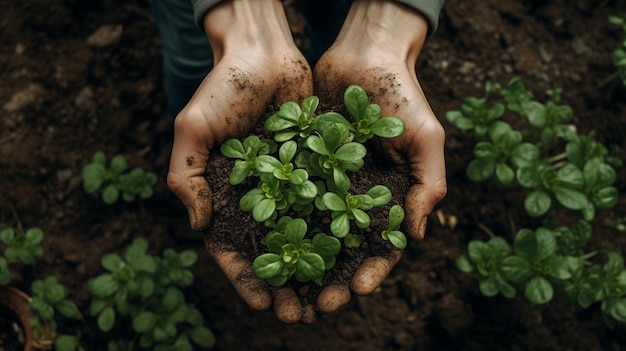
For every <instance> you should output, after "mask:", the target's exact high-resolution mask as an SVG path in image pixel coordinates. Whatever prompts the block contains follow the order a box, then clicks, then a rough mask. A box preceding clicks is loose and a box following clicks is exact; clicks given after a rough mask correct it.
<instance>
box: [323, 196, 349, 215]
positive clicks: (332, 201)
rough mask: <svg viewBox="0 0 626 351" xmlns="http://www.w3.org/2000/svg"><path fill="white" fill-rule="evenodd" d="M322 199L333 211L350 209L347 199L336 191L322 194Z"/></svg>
mask: <svg viewBox="0 0 626 351" xmlns="http://www.w3.org/2000/svg"><path fill="white" fill-rule="evenodd" d="M322 201H323V202H324V205H325V206H326V207H327V208H328V209H329V210H331V211H337V212H341V211H346V210H347V209H348V207H347V206H346V203H345V201H344V200H343V199H342V198H340V197H339V196H338V195H337V194H335V193H330V192H329V193H325V194H324V195H323V196H322Z"/></svg>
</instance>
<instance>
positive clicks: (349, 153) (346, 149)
mask: <svg viewBox="0 0 626 351" xmlns="http://www.w3.org/2000/svg"><path fill="white" fill-rule="evenodd" d="M365 154H367V150H366V149H365V146H363V145H362V144H359V143H355V142H351V143H347V144H343V145H341V146H340V147H339V148H338V149H337V151H336V152H335V157H336V158H337V159H339V160H345V161H352V160H357V159H361V158H363V157H365Z"/></svg>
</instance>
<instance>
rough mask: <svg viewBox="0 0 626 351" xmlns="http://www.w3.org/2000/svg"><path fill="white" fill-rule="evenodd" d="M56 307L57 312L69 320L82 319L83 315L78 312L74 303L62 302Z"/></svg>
mask: <svg viewBox="0 0 626 351" xmlns="http://www.w3.org/2000/svg"><path fill="white" fill-rule="evenodd" d="M54 307H55V308H56V309H57V311H59V313H60V314H62V315H64V316H65V317H67V318H74V319H81V318H82V314H81V313H80V311H79V310H78V307H77V306H76V304H74V302H72V301H69V300H62V301H59V303H57V304H56V305H55V306H54Z"/></svg>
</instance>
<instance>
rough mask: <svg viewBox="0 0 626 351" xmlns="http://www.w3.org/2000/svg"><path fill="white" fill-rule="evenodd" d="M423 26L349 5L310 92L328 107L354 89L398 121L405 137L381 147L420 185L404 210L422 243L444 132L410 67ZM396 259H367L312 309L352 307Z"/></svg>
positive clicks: (378, 5)
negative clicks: (345, 282)
mask: <svg viewBox="0 0 626 351" xmlns="http://www.w3.org/2000/svg"><path fill="white" fill-rule="evenodd" d="M427 31H428V22H427V21H426V19H425V18H424V17H423V16H422V15H421V14H420V13H419V12H417V11H415V10H413V9H411V8H409V7H407V6H405V5H402V4H399V3H397V2H394V1H369V0H362V1H354V2H353V4H352V6H351V8H350V12H349V14H348V17H347V19H346V22H345V23H344V26H343V28H342V30H341V32H340V33H339V36H338V38H337V40H336V41H335V43H334V44H333V46H332V47H331V48H330V49H329V50H328V51H327V52H326V53H325V54H324V55H323V56H322V58H321V59H320V61H319V62H318V64H317V65H316V67H315V70H314V81H315V89H316V93H317V94H318V96H319V97H320V100H322V101H325V102H326V103H329V104H333V103H335V104H337V103H341V101H333V99H335V100H336V99H337V97H343V91H345V89H346V87H348V86H349V85H351V84H358V85H360V86H361V87H363V88H364V89H365V91H366V92H367V93H368V96H369V98H370V101H373V102H375V103H377V104H379V105H380V107H381V109H382V113H383V115H384V116H396V117H398V118H400V119H402V120H403V121H404V123H405V125H406V131H405V133H404V134H403V135H402V136H400V137H397V138H392V139H388V140H383V141H381V146H382V148H383V149H384V151H386V152H387V153H388V154H389V156H390V157H391V158H392V160H394V161H395V162H397V163H399V164H407V165H408V167H409V168H410V171H411V174H412V175H413V177H415V179H416V180H417V181H418V182H417V184H416V185H414V186H413V187H411V189H410V190H409V192H408V194H407V197H406V201H405V211H406V213H407V215H406V217H405V218H406V221H407V227H408V233H409V235H410V236H411V237H413V238H414V239H418V240H419V239H422V238H423V237H424V233H425V230H426V219H427V216H428V215H429V214H430V212H431V211H432V209H433V207H434V206H435V205H436V204H437V202H438V201H440V200H441V199H442V198H443V197H444V196H445V194H446V189H447V186H446V177H445V161H444V154H443V149H444V141H445V133H444V130H443V127H442V126H441V124H440V122H439V121H438V120H437V118H436V117H435V115H434V113H433V112H432V110H431V108H430V106H429V104H428V101H427V100H426V97H425V96H424V93H423V91H422V89H421V87H420V84H419V81H418V80H417V76H416V72H415V63H416V61H417V57H418V55H419V52H420V50H421V48H422V45H423V43H424V40H425V39H426V35H427ZM400 257H401V253H400V252H397V253H395V254H393V255H392V256H391V257H370V258H368V259H366V260H365V261H364V262H363V264H362V265H361V266H360V267H359V269H358V270H357V271H356V273H355V275H354V277H353V279H352V281H351V283H350V286H349V287H348V286H343V285H331V286H327V287H325V288H324V290H323V291H322V292H321V294H320V295H319V297H318V300H317V305H318V309H319V310H320V311H321V312H324V313H327V312H333V311H335V310H337V309H338V308H339V307H341V306H343V305H344V304H346V303H348V302H349V301H350V294H351V291H352V292H353V293H355V294H357V295H367V294H369V293H371V292H372V291H374V289H376V288H377V287H378V286H379V285H380V284H381V283H382V281H383V280H384V279H385V278H386V277H387V275H388V274H389V272H390V271H391V269H392V268H393V267H394V266H395V264H396V263H397V262H398V260H399V259H400Z"/></svg>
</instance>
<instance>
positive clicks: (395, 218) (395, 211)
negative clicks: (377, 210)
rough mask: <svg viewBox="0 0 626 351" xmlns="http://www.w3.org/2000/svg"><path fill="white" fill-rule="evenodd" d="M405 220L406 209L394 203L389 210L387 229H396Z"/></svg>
mask: <svg viewBox="0 0 626 351" xmlns="http://www.w3.org/2000/svg"><path fill="white" fill-rule="evenodd" d="M402 221H404V209H403V208H402V206H400V205H393V206H391V209H390V210H389V224H388V225H387V229H389V230H394V229H396V228H398V227H399V226H400V224H401V223H402Z"/></svg>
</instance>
